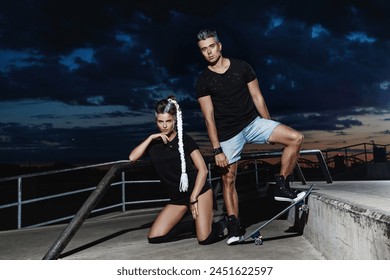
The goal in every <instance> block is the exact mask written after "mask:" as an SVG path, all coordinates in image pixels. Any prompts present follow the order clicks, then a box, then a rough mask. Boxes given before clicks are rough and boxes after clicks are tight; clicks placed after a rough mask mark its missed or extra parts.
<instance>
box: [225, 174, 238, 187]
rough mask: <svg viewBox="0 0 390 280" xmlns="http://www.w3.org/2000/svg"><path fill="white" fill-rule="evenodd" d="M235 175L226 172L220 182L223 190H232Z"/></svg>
mask: <svg viewBox="0 0 390 280" xmlns="http://www.w3.org/2000/svg"><path fill="white" fill-rule="evenodd" d="M235 181H236V174H235V173H232V172H228V173H225V174H223V175H222V182H223V185H224V187H225V188H232V187H234V186H235Z"/></svg>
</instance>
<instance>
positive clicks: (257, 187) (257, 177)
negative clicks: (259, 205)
mask: <svg viewBox="0 0 390 280" xmlns="http://www.w3.org/2000/svg"><path fill="white" fill-rule="evenodd" d="M257 171H258V169H257V160H255V176H256V177H255V178H256V189H257V190H258V189H259V175H258V174H257Z"/></svg>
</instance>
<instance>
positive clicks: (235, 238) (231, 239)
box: [226, 236, 241, 245]
mask: <svg viewBox="0 0 390 280" xmlns="http://www.w3.org/2000/svg"><path fill="white" fill-rule="evenodd" d="M240 239H241V237H240V236H232V237H229V238H228V240H227V241H226V243H227V245H232V244H236V243H237V242H238V241H240Z"/></svg>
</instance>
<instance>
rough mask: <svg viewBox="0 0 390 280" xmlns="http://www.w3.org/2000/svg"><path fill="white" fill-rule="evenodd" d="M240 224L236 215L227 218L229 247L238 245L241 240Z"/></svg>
mask: <svg viewBox="0 0 390 280" xmlns="http://www.w3.org/2000/svg"><path fill="white" fill-rule="evenodd" d="M240 227H241V226H240V222H239V221H238V219H237V217H236V216H234V215H230V216H229V217H228V218H227V228H228V239H227V241H226V243H227V244H228V245H232V244H234V243H237V242H238V241H239V240H240V238H241V236H242V235H241V234H240Z"/></svg>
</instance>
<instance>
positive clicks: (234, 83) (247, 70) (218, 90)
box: [196, 58, 259, 141]
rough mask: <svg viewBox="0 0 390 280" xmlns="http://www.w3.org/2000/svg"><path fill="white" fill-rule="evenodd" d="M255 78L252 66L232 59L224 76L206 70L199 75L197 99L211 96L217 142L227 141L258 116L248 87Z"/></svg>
mask: <svg viewBox="0 0 390 280" xmlns="http://www.w3.org/2000/svg"><path fill="white" fill-rule="evenodd" d="M254 79H256V74H255V72H254V71H253V69H252V67H251V66H250V65H249V64H248V63H246V62H245V61H243V60H239V59H234V58H231V59H230V66H229V68H228V69H227V70H226V72H225V73H223V74H219V73H216V72H213V71H211V70H210V69H209V68H206V69H205V70H204V71H203V73H202V74H201V75H200V76H199V78H198V81H197V83H196V94H197V98H200V97H203V96H207V95H210V96H211V99H212V102H213V107H214V118H215V123H216V126H217V132H218V138H219V141H226V140H229V139H230V138H232V137H233V136H235V135H237V134H238V133H239V132H240V131H241V130H242V129H243V128H244V127H246V126H247V125H248V124H249V123H251V122H252V121H253V120H254V119H255V118H256V117H257V116H259V113H258V112H257V110H256V107H255V105H254V103H253V100H252V97H251V95H250V93H249V89H248V86H247V84H248V83H249V82H251V81H253V80H254Z"/></svg>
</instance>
